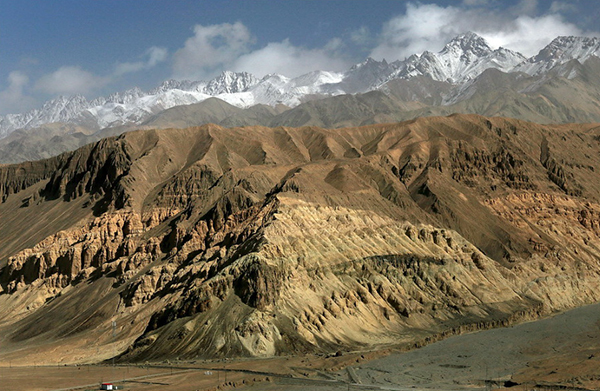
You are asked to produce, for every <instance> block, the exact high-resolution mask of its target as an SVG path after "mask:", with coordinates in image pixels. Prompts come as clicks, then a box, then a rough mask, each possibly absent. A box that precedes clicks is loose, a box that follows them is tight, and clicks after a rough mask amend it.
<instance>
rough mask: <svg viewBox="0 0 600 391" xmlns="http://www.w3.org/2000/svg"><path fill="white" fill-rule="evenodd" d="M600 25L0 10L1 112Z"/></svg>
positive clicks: (250, 9) (543, 40) (555, 4)
mask: <svg viewBox="0 0 600 391" xmlns="http://www.w3.org/2000/svg"><path fill="white" fill-rule="evenodd" d="M599 18H600V2H598V1H596V0H579V1H572V0H571V1H542V0H540V1H536V0H509V1H506V0H456V1H450V0H445V1H443V0H439V1H425V0H422V1H392V0H326V1H317V0H285V1H273V0H244V1H242V0H238V1H227V0H221V1H217V0H213V1H203V0H197V1H191V0H174V1H166V0H162V1H159V0H146V1H141V0H52V1H42V0H35V1H33V0H18V1H17V0H0V59H1V61H0V114H6V113H17V112H23V111H26V110H29V109H31V108H35V107H39V106H40V105H41V104H43V102H44V101H45V100H47V99H50V98H53V97H56V96H58V95H71V94H78V93H79V94H83V95H84V96H86V97H87V98H89V99H90V98H94V97H96V96H100V95H107V94H110V93H112V92H116V91H122V90H125V89H127V88H131V87H133V86H139V87H141V88H142V89H151V88H153V87H156V86H157V85H159V84H160V83H161V82H162V81H163V80H166V79H169V78H176V79H195V80H202V79H204V80H206V79H210V78H211V77H214V76H215V75H217V74H218V73H220V72H221V71H223V70H234V71H248V72H251V73H253V74H255V75H256V76H258V77H262V76H263V75H265V74H267V73H273V72H277V73H282V74H284V75H286V76H297V75H300V74H302V73H305V72H308V71H311V70H315V69H322V70H345V69H347V68H348V67H350V66H351V65H352V64H354V63H356V62H359V61H362V60H364V59H365V58H366V57H367V56H372V57H374V58H376V59H382V58H386V59H387V60H389V61H392V60H396V59H402V58H404V57H406V56H408V55H410V54H413V53H420V52H422V51H424V50H432V51H438V50H440V49H441V48H442V47H443V45H444V43H446V42H447V41H448V40H449V39H451V38H452V37H453V36H456V35H457V34H459V33H461V32H465V31H469V30H471V31H475V32H477V33H479V34H480V35H482V36H484V37H485V38H486V39H487V40H488V42H489V43H490V44H491V45H492V46H505V47H508V48H510V49H513V50H517V51H521V52H522V53H524V54H525V55H533V54H535V53H537V51H539V49H541V48H542V47H543V46H544V45H546V44H547V43H549V42H550V40H551V39H552V38H554V37H556V36H557V35H598V34H597V33H596V31H597V30H598V28H596V24H597V23H596V21H597V20H600V19H599Z"/></svg>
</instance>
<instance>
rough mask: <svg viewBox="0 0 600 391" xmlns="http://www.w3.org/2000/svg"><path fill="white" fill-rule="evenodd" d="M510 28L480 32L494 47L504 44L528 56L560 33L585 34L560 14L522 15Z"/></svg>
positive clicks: (535, 52)
mask: <svg viewBox="0 0 600 391" xmlns="http://www.w3.org/2000/svg"><path fill="white" fill-rule="evenodd" d="M510 27H511V28H510V29H507V30H496V31H481V32H480V34H481V36H482V37H484V38H485V39H486V40H487V41H488V43H489V44H490V45H491V46H493V47H498V46H503V47H506V48H509V49H512V50H516V51H518V52H520V53H523V54H525V55H526V56H533V55H535V54H537V53H538V52H539V50H540V49H542V48H543V47H544V46H546V45H547V44H548V43H550V42H551V41H552V40H553V39H554V38H556V37H558V36H560V35H584V32H583V31H581V30H580V29H579V28H577V27H576V26H575V25H572V24H570V23H567V22H565V21H564V20H563V19H562V17H561V16H560V15H557V14H552V15H545V16H541V17H531V16H520V17H518V18H517V19H516V20H514V21H513V22H512V23H511V25H510Z"/></svg>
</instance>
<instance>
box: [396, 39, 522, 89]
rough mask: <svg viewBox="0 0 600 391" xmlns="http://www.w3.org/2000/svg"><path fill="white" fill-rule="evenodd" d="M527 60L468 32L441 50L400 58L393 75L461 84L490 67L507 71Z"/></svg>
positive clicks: (402, 77)
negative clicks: (402, 59)
mask: <svg viewBox="0 0 600 391" xmlns="http://www.w3.org/2000/svg"><path fill="white" fill-rule="evenodd" d="M524 60H525V57H523V55H521V54H519V53H517V52H513V51H511V50H508V49H504V48H499V49H496V50H492V48H491V47H490V46H489V45H488V44H487V42H486V41H485V39H484V38H482V37H480V36H479V35H477V34H475V33H472V32H468V33H465V34H461V35H459V36H457V37H456V38H454V39H453V40H451V41H450V42H449V43H448V44H447V45H446V46H444V48H443V49H442V50H441V51H440V52H439V53H432V52H429V51H426V52H424V53H423V54H421V55H412V56H410V57H409V58H408V59H406V60H405V61H402V62H400V64H399V66H398V69H397V71H395V72H394V73H393V74H392V75H390V77H389V79H394V78H401V79H410V78H412V77H416V76H429V77H431V78H432V79H434V80H438V81H446V82H450V83H453V84H461V83H464V82H467V81H469V80H472V79H474V78H475V77H477V76H478V75H480V74H481V73H482V72H483V71H484V70H486V69H489V68H495V69H499V70H502V71H505V72H506V71H509V70H510V69H512V68H513V67H514V66H515V65H517V64H519V63H521V62H522V61H524Z"/></svg>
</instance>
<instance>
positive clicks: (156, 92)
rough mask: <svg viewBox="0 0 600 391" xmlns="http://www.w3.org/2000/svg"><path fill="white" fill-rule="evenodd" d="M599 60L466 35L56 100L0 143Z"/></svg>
mask: <svg viewBox="0 0 600 391" xmlns="http://www.w3.org/2000/svg"><path fill="white" fill-rule="evenodd" d="M599 54H600V41H599V40H598V39H597V38H582V37H558V38H556V39H555V40H554V41H552V42H551V43H550V44H549V45H548V46H547V47H546V48H544V49H543V50H542V51H540V53H539V54H538V55H537V56H534V57H532V58H530V59H526V58H525V57H524V56H523V55H521V54H520V53H517V52H514V51H512V50H509V49H506V48H499V49H496V50H493V49H492V48H491V47H490V46H489V45H488V43H487V42H486V41H485V39H484V38H482V37H480V36H479V35H477V34H475V33H472V32H467V33H464V34H461V35H459V36H457V37H456V38H454V39H452V40H451V41H450V42H448V44H447V45H445V46H444V48H443V49H442V50H441V51H440V52H437V53H434V52H430V51H425V52H423V53H421V54H414V55H411V56H409V57H408V58H406V59H405V60H403V61H394V62H390V63H388V62H387V61H386V60H385V59H383V60H381V61H378V60H375V59H373V58H367V59H366V60H365V61H363V62H361V63H359V64H356V65H354V66H352V67H351V68H350V69H349V70H348V71H346V72H344V73H340V72H328V71H325V70H316V71H312V72H309V73H306V74H304V75H301V76H298V77H295V78H289V77H286V76H283V75H280V74H270V75H267V76H264V77H263V78H262V79H257V78H256V77H255V76H253V75H251V74H250V73H247V72H230V71H227V72H223V73H221V74H220V75H219V76H217V77H216V78H214V79H212V80H209V81H191V80H167V81H165V82H163V83H162V84H161V85H160V86H158V87H157V88H155V89H153V90H151V91H148V92H144V91H142V90H140V89H139V88H132V89H130V90H127V91H124V92H119V93H114V94H112V95H109V96H107V97H99V98H96V99H94V100H93V101H91V102H88V101H87V100H86V99H85V98H84V97H83V96H72V97H58V98H56V99H53V100H50V101H48V102H46V103H45V104H44V105H43V107H42V108H40V109H36V110H32V111H30V112H27V113H23V114H9V115H6V116H3V117H2V116H0V138H1V137H4V136H6V135H8V134H9V133H10V132H12V131H14V130H16V129H20V128H33V127H37V126H40V125H43V124H45V123H50V122H70V123H75V124H81V125H84V126H87V127H92V128H97V129H100V128H103V127H107V126H116V125H122V124H139V123H142V122H143V121H144V120H145V119H146V118H148V117H149V116H150V115H153V114H156V113H158V112H160V111H161V110H165V109H168V108H171V107H174V106H179V105H188V104H193V103H198V102H201V101H203V100H205V99H208V98H209V97H211V96H212V97H217V98H219V99H222V100H224V101H226V102H228V103H230V104H232V105H235V106H238V107H242V108H247V107H250V106H253V105H255V104H267V105H276V104H280V103H281V104H284V105H287V106H295V105H298V104H300V103H302V102H303V101H305V100H306V98H307V97H309V96H310V97H316V96H333V95H338V94H354V93H363V92H367V91H372V90H375V89H378V88H381V87H382V86H384V85H385V83H387V82H388V81H390V80H393V79H398V78H399V79H411V78H415V77H429V78H431V79H433V80H437V81H443V82H449V83H451V84H454V85H457V86H458V89H459V90H463V88H462V87H464V86H466V85H467V84H468V83H469V82H470V81H471V80H474V79H475V78H476V77H478V76H479V75H481V74H482V73H483V72H484V71H485V70H486V69H497V70H499V71H502V72H514V71H524V72H527V73H529V74H535V75H537V74H540V73H544V72H548V71H549V70H550V69H555V70H556V72H554V74H555V75H559V76H565V77H575V76H576V74H577V73H576V71H577V69H576V67H574V66H568V65H569V61H572V62H574V61H573V60H578V61H580V62H583V61H585V60H587V59H588V58H589V57H590V56H594V55H599ZM575 65H577V64H576V63H575ZM558 66H562V68H560V69H559V67H558ZM461 96H463V95H461Z"/></svg>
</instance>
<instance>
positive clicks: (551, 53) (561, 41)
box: [515, 36, 600, 75]
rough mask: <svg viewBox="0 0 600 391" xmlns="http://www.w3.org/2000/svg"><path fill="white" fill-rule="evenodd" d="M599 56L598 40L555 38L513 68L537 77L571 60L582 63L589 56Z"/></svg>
mask: <svg viewBox="0 0 600 391" xmlns="http://www.w3.org/2000/svg"><path fill="white" fill-rule="evenodd" d="M599 55H600V40H598V38H595V37H594V38H591V37H575V36H561V37H557V38H555V39H554V40H552V42H550V43H549V44H548V45H547V46H546V47H544V48H543V49H542V50H540V52H539V53H538V54H537V55H536V56H534V57H532V58H530V59H529V60H527V61H525V62H523V63H522V64H520V65H519V66H518V67H516V68H515V70H517V71H522V72H525V73H528V74H530V75H539V74H541V73H544V72H546V71H548V70H550V69H551V68H553V67H555V66H557V65H561V64H565V63H567V62H569V61H571V60H577V61H579V62H580V63H584V62H585V61H587V59H588V58H590V57H591V56H599Z"/></svg>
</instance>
